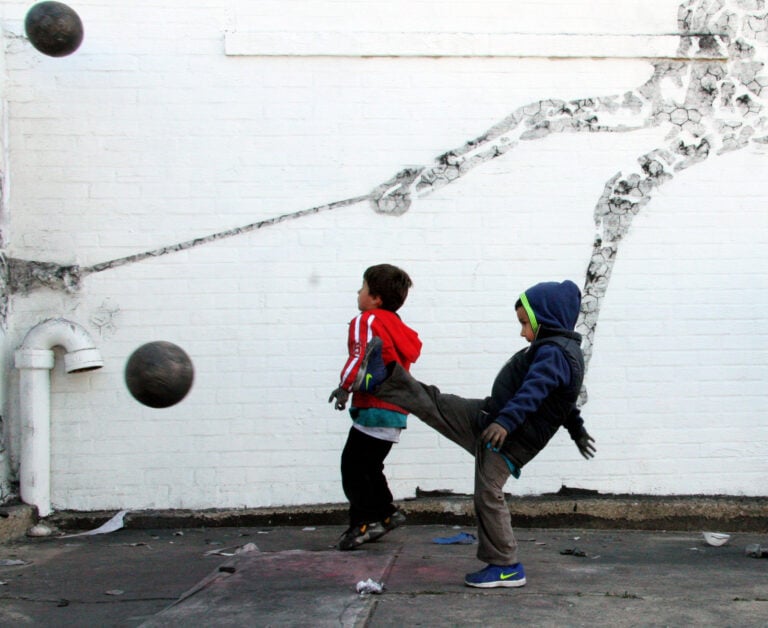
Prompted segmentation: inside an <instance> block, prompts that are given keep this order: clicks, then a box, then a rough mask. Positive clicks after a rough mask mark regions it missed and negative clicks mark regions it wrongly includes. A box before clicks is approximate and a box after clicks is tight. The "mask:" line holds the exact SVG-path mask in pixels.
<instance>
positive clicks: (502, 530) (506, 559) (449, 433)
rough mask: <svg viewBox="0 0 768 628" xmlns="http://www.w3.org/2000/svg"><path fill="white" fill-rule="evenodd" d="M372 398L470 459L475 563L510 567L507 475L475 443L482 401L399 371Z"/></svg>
mask: <svg viewBox="0 0 768 628" xmlns="http://www.w3.org/2000/svg"><path fill="white" fill-rule="evenodd" d="M375 395H376V397H377V398H379V399H381V400H382V401H386V402H388V403H393V404H395V405H397V406H400V407H401V408H403V409H404V410H407V411H408V412H409V413H410V414H413V415H415V416H417V417H418V418H419V419H421V420H422V421H423V422H424V423H426V424H427V425H429V426H430V427H432V428H434V429H435V430H437V431H438V432H440V434H442V435H443V436H445V437H446V438H449V439H450V440H452V441H453V442H454V443H456V444H457V445H459V446H460V447H463V448H464V449H466V450H467V451H468V452H469V453H470V454H472V455H473V456H474V457H475V494H474V505H475V515H476V516H477V520H478V529H477V532H478V547H477V558H478V559H479V560H481V561H483V562H485V563H489V564H491V565H500V566H507V565H513V564H515V563H516V562H518V560H517V541H516V540H515V535H514V533H513V531H512V522H511V519H510V514H509V508H508V506H507V503H506V500H505V499H504V484H506V482H507V480H508V479H509V476H510V471H509V468H508V467H507V464H506V462H505V461H504V459H503V458H502V457H501V455H499V454H497V453H495V452H493V451H491V450H490V449H486V448H485V447H484V446H483V444H482V442H481V441H480V440H479V439H478V436H479V434H480V429H479V427H478V425H477V418H478V416H479V414H480V412H481V410H482V409H483V405H484V403H485V400H484V399H464V398H463V397H457V396H456V395H447V394H443V393H441V392H440V391H439V390H438V389H437V388H436V387H435V386H428V385H426V384H422V383H421V382H419V381H417V380H416V379H414V378H413V377H412V376H411V375H410V374H409V373H408V372H407V371H406V370H405V369H404V368H403V367H402V366H400V365H399V364H396V365H395V368H394V371H393V372H392V375H391V376H390V377H388V378H387V379H386V380H384V382H383V383H382V384H381V386H379V388H378V389H377V390H376V392H375Z"/></svg>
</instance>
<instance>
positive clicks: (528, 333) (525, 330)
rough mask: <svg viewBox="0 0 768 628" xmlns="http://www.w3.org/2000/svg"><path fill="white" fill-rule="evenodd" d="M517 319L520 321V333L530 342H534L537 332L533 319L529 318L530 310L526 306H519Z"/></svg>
mask: <svg viewBox="0 0 768 628" xmlns="http://www.w3.org/2000/svg"><path fill="white" fill-rule="evenodd" d="M517 320H519V321H520V327H521V329H520V335H521V336H522V337H523V338H525V339H526V340H527V341H528V342H533V339H534V338H536V334H534V333H533V327H531V319H529V318H528V312H526V311H525V308H524V307H519V308H517Z"/></svg>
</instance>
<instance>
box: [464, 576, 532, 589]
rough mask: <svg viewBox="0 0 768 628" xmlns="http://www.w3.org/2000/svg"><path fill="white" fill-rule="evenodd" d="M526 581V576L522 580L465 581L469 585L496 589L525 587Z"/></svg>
mask: <svg viewBox="0 0 768 628" xmlns="http://www.w3.org/2000/svg"><path fill="white" fill-rule="evenodd" d="M525 583H526V580H525V578H523V579H522V580H496V581H495V582H467V581H466V580H465V581H464V584H466V585H467V586H468V587H476V588H478V589H495V588H498V587H505V588H515V587H524V586H525Z"/></svg>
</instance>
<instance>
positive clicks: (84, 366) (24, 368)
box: [15, 318, 104, 517]
mask: <svg viewBox="0 0 768 628" xmlns="http://www.w3.org/2000/svg"><path fill="white" fill-rule="evenodd" d="M56 346H61V347H63V348H64V350H65V351H66V353H65V354H64V370H65V371H66V372H67V373H81V372H84V371H92V370H94V369H99V368H101V367H102V366H104V360H103V359H102V357H101V352H100V351H99V350H98V349H97V348H96V346H95V343H94V342H93V340H92V339H91V337H90V335H89V334H88V332H87V331H85V329H83V328H82V327H81V326H80V325H78V324H77V323H73V322H72V321H68V320H66V319H63V318H52V319H49V320H47V321H43V322H42V323H40V324H38V325H35V326H34V327H33V328H32V329H30V330H29V332H28V333H27V335H26V336H25V337H24V341H23V342H22V343H21V347H20V348H19V349H18V350H17V351H16V354H15V359H16V368H17V369H19V370H20V371H21V374H20V378H19V414H20V419H21V460H20V463H19V483H20V485H21V499H22V501H24V502H25V503H27V504H30V505H32V506H36V507H37V510H38V514H39V515H40V516H41V517H45V516H47V515H49V514H50V513H51V374H50V370H51V369H52V368H53V363H54V353H53V351H52V348H53V347H56Z"/></svg>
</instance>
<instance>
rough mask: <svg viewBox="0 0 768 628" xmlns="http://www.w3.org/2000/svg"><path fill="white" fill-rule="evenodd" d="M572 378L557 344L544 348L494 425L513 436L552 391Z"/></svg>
mask: <svg viewBox="0 0 768 628" xmlns="http://www.w3.org/2000/svg"><path fill="white" fill-rule="evenodd" d="M570 379H571V367H570V366H569V365H568V360H567V359H566V357H565V356H564V355H563V352H562V351H560V349H558V348H557V347H555V346H554V345H551V344H545V345H542V346H541V347H540V348H539V349H538V350H537V351H536V355H535V357H534V359H533V362H532V363H531V366H530V367H529V368H528V373H527V374H526V375H525V378H524V379H523V382H522V383H521V384H520V388H518V389H517V392H516V393H515V394H514V396H513V397H512V398H511V399H510V400H509V401H507V403H506V404H505V406H504V407H503V408H502V409H501V411H500V412H499V415H498V416H497V417H496V419H495V422H496V423H499V424H500V425H501V426H502V427H503V428H504V429H506V430H507V432H509V433H510V434H511V433H512V432H514V431H515V430H516V429H517V428H518V427H519V426H520V425H522V423H523V422H524V421H525V419H526V418H527V417H528V416H530V415H531V414H534V413H535V412H536V411H537V410H538V409H539V408H540V407H541V404H542V403H543V402H544V400H545V399H546V398H547V397H548V396H549V395H550V394H551V393H552V391H553V390H555V389H556V388H558V387H559V386H563V385H566V384H568V382H570Z"/></svg>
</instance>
